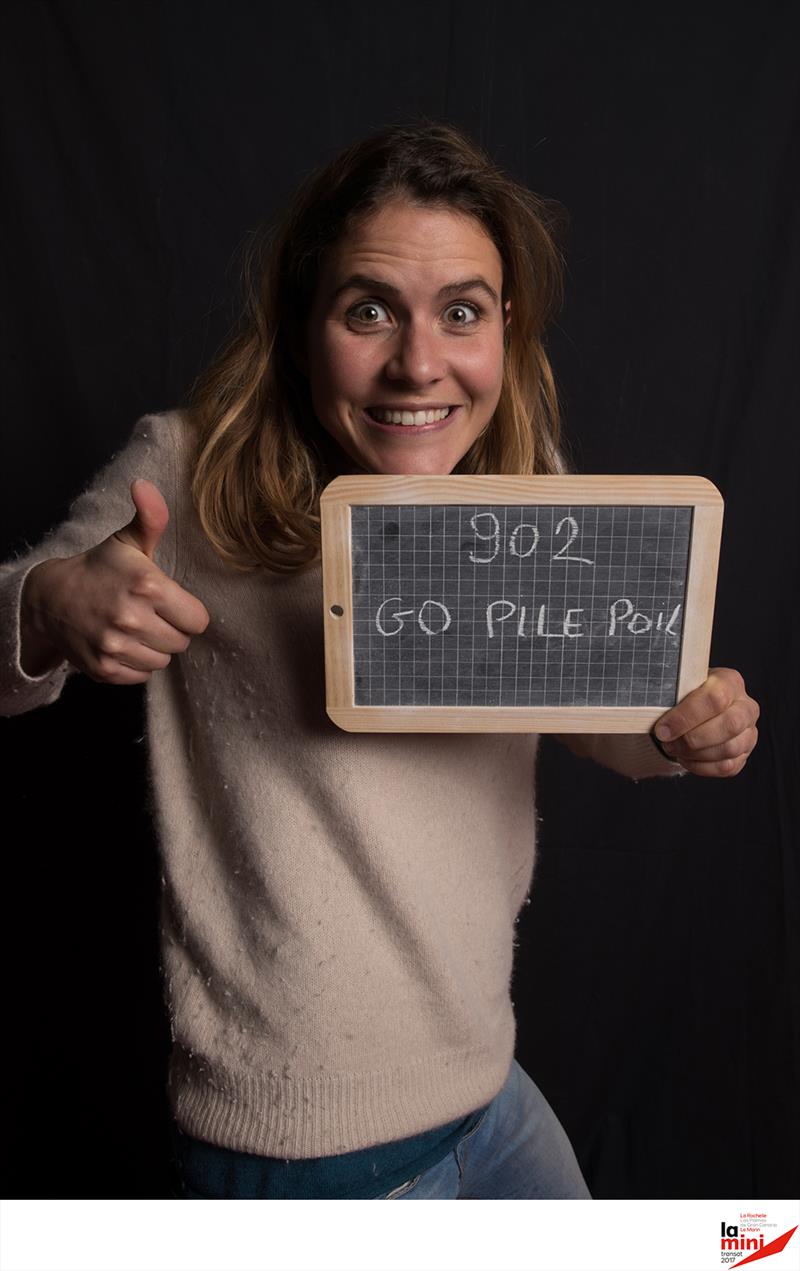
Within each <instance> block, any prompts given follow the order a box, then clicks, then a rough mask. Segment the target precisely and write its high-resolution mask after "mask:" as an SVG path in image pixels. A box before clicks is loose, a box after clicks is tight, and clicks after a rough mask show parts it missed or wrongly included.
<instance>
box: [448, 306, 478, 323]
mask: <svg viewBox="0 0 800 1271" xmlns="http://www.w3.org/2000/svg"><path fill="white" fill-rule="evenodd" d="M445 313H449V314H452V315H453V318H454V325H455V326H457V327H471V326H474V324H475V323H476V322H479V321H480V317H481V311H480V309H479V308H478V306H477V305H474V304H471V303H468V302H467V301H465V300H459V301H458V303H457V304H452V305H448V307H447V309H446V310H445ZM470 314H472V319H471V320H470Z"/></svg>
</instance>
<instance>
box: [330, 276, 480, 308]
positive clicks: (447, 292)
mask: <svg viewBox="0 0 800 1271" xmlns="http://www.w3.org/2000/svg"><path fill="white" fill-rule="evenodd" d="M357 289H363V290H365V291H384V292H386V294H387V295H389V296H399V295H400V288H399V287H394V286H393V285H392V284H391V283H389V282H383V281H382V280H381V279H380V278H369V277H367V275H366V274H351V275H350V277H349V278H347V279H346V280H345V281H344V282H343V283H341V284H340V286H338V287H337V288H336V290H335V291H334V293H333V295H332V297H331V299H332V300H336V299H337V298H338V297H339V296H340V295H341V294H342V292H343V291H355V290H357ZM462 291H484V292H486V294H487V295H488V296H489V297H490V299H491V300H493V301H494V303H495V304H498V303H499V297H498V295H497V292H496V291H495V289H494V287H490V285H489V283H488V282H487V281H486V279H485V278H480V277H478V276H476V277H475V278H462V279H461V280H460V281H459V282H448V283H447V284H446V285H445V286H444V287H440V288H439V291H438V292H437V296H436V298H437V300H445V299H446V298H447V297H448V296H456V295H458V294H460V292H462Z"/></svg>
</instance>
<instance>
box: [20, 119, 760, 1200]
mask: <svg viewBox="0 0 800 1271" xmlns="http://www.w3.org/2000/svg"><path fill="white" fill-rule="evenodd" d="M553 216H554V213H553V209H552V208H551V207H550V206H549V205H547V204H545V203H544V202H542V201H541V200H539V199H537V198H536V197H535V196H533V195H532V194H531V193H530V192H529V191H527V190H525V189H523V188H522V187H521V186H519V185H518V184H517V183H515V182H514V181H512V180H511V179H510V178H509V177H507V176H505V175H504V174H503V173H502V172H500V171H499V170H498V169H497V168H496V167H495V166H493V165H492V164H491V163H490V162H489V161H488V159H487V158H486V157H485V156H484V155H483V154H482V153H481V152H480V151H479V149H478V148H477V147H476V146H475V145H474V143H472V142H471V141H470V140H469V139H468V138H467V137H466V136H464V135H463V134H462V133H460V132H459V131H458V130H456V129H455V128H453V127H451V126H449V125H444V124H430V123H422V124H415V125H411V126H398V127H392V128H388V129H385V130H383V131H382V132H380V133H378V134H376V135H374V136H372V137H370V138H368V139H367V140H366V141H364V142H361V143H360V144H358V145H355V146H353V147H351V148H350V149H348V150H347V151H345V152H344V153H343V154H341V155H340V156H338V158H336V159H335V160H334V161H333V162H332V163H331V164H330V165H329V166H328V167H327V168H326V169H325V170H324V171H322V172H321V173H318V174H315V175H314V176H312V177H311V178H310V179H309V180H308V181H307V182H306V183H305V185H304V187H303V188H302V189H301V190H300V192H299V193H298V195H297V197H296V199H295V201H294V203H293V205H292V207H291V209H290V211H289V213H288V214H287V216H286V218H285V221H284V224H283V226H282V228H281V229H280V230H279V232H278V233H277V234H276V236H275V237H274V239H272V240H271V241H270V242H268V243H267V244H266V254H265V256H264V258H263V259H260V258H259V253H258V252H254V253H252V254H251V257H250V260H249V265H248V273H249V277H250V293H249V299H248V307H247V311H246V313H245V317H244V320H243V323H242V325H241V328H240V330H239V332H238V333H237V334H236V336H235V337H234V339H233V340H232V342H231V344H230V345H229V347H228V348H227V350H226V351H224V352H223V354H222V355H221V356H220V357H219V358H218V360H217V361H216V362H215V363H214V365H213V366H212V367H211V368H210V369H209V371H208V372H207V373H206V375H205V376H204V377H202V379H201V381H200V382H199V383H198V385H197V386H196V389H195V391H194V393H193V396H192V400H191V402H190V404H189V407H188V409H186V410H183V411H175V412H168V413H166V414H163V415H155V416H146V417H145V418H144V419H142V420H140V421H139V422H138V423H137V425H136V426H135V427H134V430H133V432H132V434H131V437H130V439H129V441H128V443H127V445H126V447H125V449H124V450H123V451H122V452H121V453H120V454H119V455H116V456H114V458H113V459H112V461H111V462H110V464H109V465H108V466H107V467H106V469H104V470H103V472H101V473H99V474H98V475H97V476H96V477H95V479H94V481H93V483H92V485H91V486H90V487H89V489H88V490H87V491H85V492H84V494H83V495H81V496H80V498H79V499H77V500H76V501H75V503H74V504H73V505H72V507H71V509H70V516H69V518H68V520H67V521H66V522H65V523H64V524H63V525H62V526H60V527H59V528H58V529H57V530H56V531H53V533H52V534H51V535H49V536H48V537H47V538H46V539H45V540H43V542H42V543H41V544H39V545H38V547H37V548H35V549H33V550H32V551H31V552H29V553H28V554H27V555H26V556H24V557H21V558H19V559H17V560H16V561H14V562H9V563H7V564H6V565H4V566H3V569H2V575H1V576H0V584H1V585H2V589H3V601H4V605H5V607H6V610H7V612H8V613H9V614H10V615H11V621H10V622H9V624H8V634H7V636H6V638H7V640H8V646H9V656H8V657H7V658H6V659H5V660H4V661H5V662H7V663H8V666H9V668H10V669H9V670H7V671H4V672H3V680H2V683H1V684H0V691H1V692H2V704H3V710H4V713H6V714H16V713H20V712H21V711H26V710H30V709H33V708H34V707H36V706H38V705H44V704H47V703H49V702H52V701H54V700H56V698H57V697H58V696H59V694H60V692H61V689H62V688H63V683H64V680H65V678H66V676H67V675H69V674H70V673H71V672H72V671H74V670H75V669H80V670H82V671H84V672H85V673H86V674H89V675H90V676H91V677H92V678H94V679H97V680H103V681H105V682H108V683H112V684H131V683H140V682H146V683H147V700H148V738H149V763H150V775H151V782H152V787H153V810H154V814H155V817H156V821H157V827H158V832H159V840H160V846H161V852H162V857H163V862H164V878H165V885H164V892H163V905H162V942H163V962H164V970H165V976H166V990H167V1001H168V1006H169V1011H170V1018H171V1020H172V1035H173V1050H172V1055H171V1058H170V1072H169V1096H170V1102H171V1106H172V1110H173V1114H174V1118H175V1144H176V1153H177V1158H178V1163H179V1168H180V1172H181V1177H182V1187H183V1194H184V1195H187V1196H213V1197H341V1198H368V1197H373V1198H378V1197H397V1198H399V1197H408V1198H412V1199H417V1198H420V1199H425V1198H439V1197H441V1198H469V1197H473V1198H494V1197H520V1198H522V1197H586V1196H588V1195H589V1193H588V1189H587V1187H586V1184H585V1181H584V1180H583V1178H582V1175H581V1172H580V1168H579V1166H578V1163H577V1161H576V1159H575V1155H574V1153H573V1151H572V1148H571V1146H570V1144H569V1142H568V1140H567V1138H566V1135H565V1134H564V1131H563V1129H562V1128H561V1126H560V1125H559V1123H558V1121H557V1119H556V1117H555V1115H554V1113H553V1112H552V1110H551V1109H550V1108H549V1106H548V1105H547V1103H546V1101H545V1099H544V1098H543V1096H542V1095H541V1093H540V1092H539V1091H538V1090H537V1088H536V1087H535V1085H534V1083H533V1082H532V1081H531V1080H530V1078H529V1077H528V1076H527V1075H526V1074H525V1073H524V1072H523V1071H522V1069H521V1068H520V1067H519V1065H518V1064H517V1063H516V1062H515V1061H514V1059H513V1052H514V1036H515V1023H514V1016H513V1008H512V1003H511V1001H510V997H509V985H510V978H511V969H512V956H513V930H514V919H515V917H516V915H517V913H518V912H519V909H520V907H521V905H522V903H523V902H524V900H525V898H526V895H527V891H528V888H529V886H530V882H531V878H532V872H533V859H534V844H535V811H534V807H533V800H532V797H531V794H532V788H533V773H534V762H535V755H536V745H537V738H536V737H531V736H527V735H521V734H514V735H511V736H509V735H504V734H483V735H474V734H473V735H470V734H454V735H446V734H430V735H381V734H378V735H376V734H349V733H344V732H340V731H339V730H337V729H336V728H335V727H334V726H333V725H332V724H331V723H330V721H329V720H328V719H327V717H326V715H325V709H324V700H325V695H324V683H323V653H322V624H321V576H320V566H319V515H318V508H319V495H320V492H321V490H322V489H323V487H324V486H325V484H326V483H327V482H328V481H329V480H330V479H332V477H334V476H336V475H337V474H339V473H342V472H370V473H376V472H379V473H395V474H397V473H400V474H403V473H406V474H419V473H430V474H433V473H436V474H447V473H451V472H478V473H480V472H496V473H520V472H522V473H531V472H538V473H552V472H555V471H558V470H560V469H561V467H562V462H561V460H560V458H559V450H558V408H557V400H556V393H555V389H554V386H553V379H552V375H551V371H550V367H549V363H548V360H547V356H546V353H545V351H544V347H543V333H544V328H545V323H546V321H547V319H548V317H549V316H551V315H552V313H553V311H554V308H555V306H556V304H557V301H558V297H559V294H560V257H559V253H558V249H557V247H556V246H555V243H554V239H553V234H552V221H553ZM139 478H144V480H138V479H139ZM128 491H130V497H132V499H133V502H134V505H135V508H136V515H135V516H134V517H133V519H132V520H130V499H129V496H128ZM120 526H123V527H124V528H121V529H120V528H119V527H120ZM174 655H181V656H174ZM154 672H158V674H154ZM757 713H758V708H757V706H756V704H755V703H754V702H753V701H752V699H750V698H749V697H748V696H747V694H746V691H745V688H744V685H743V683H742V680H741V677H740V676H739V675H738V674H737V673H736V672H734V671H731V670H728V669H722V670H715V671H713V672H712V673H711V674H710V675H709V678H708V680H707V681H706V683H705V684H704V685H703V686H702V687H700V688H698V689H697V690H695V691H694V692H693V693H691V694H689V695H688V696H687V697H686V698H684V700H683V701H682V702H681V703H679V704H678V705H677V706H676V707H675V708H674V709H672V710H670V711H668V712H667V713H666V714H665V716H664V717H663V718H662V720H661V721H660V725H661V729H660V731H662V732H663V736H664V741H663V742H662V743H659V745H658V746H656V745H655V744H654V741H653V739H651V738H650V737H648V736H646V735H645V736H639V735H637V736H630V737H627V736H607V737H606V736H591V737H584V738H581V737H574V736H573V737H565V738H564V739H563V740H564V741H565V742H566V743H567V744H568V745H570V746H571V748H572V749H574V750H575V751H576V752H577V753H580V754H585V755H591V756H593V757H594V758H595V759H597V760H598V761H599V762H601V763H605V764H607V765H609V766H611V767H613V768H615V769H616V770H617V771H619V772H622V773H625V774H627V775H630V776H631V777H644V776H660V775H664V776H667V775H677V774H683V773H685V772H692V773H695V774H698V775H708V776H726V775H732V774H733V773H735V772H738V771H739V770H740V769H741V767H742V766H743V765H744V763H745V762H746V759H747V755H748V754H749V752H750V750H752V747H753V745H754V744H755V740H756V728H755V720H756V717H757Z"/></svg>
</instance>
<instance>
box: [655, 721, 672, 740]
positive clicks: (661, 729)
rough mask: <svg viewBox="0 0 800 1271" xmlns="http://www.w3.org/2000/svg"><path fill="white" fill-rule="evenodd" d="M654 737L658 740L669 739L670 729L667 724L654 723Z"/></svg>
mask: <svg viewBox="0 0 800 1271" xmlns="http://www.w3.org/2000/svg"><path fill="white" fill-rule="evenodd" d="M656 737H657V738H658V740H659V741H669V740H670V738H671V737H672V729H671V728H670V726H669V724H656Z"/></svg>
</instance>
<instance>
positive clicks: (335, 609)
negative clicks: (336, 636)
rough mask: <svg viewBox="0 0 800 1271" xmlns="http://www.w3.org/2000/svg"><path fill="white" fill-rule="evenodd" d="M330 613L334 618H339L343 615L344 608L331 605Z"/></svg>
mask: <svg viewBox="0 0 800 1271" xmlns="http://www.w3.org/2000/svg"><path fill="white" fill-rule="evenodd" d="M331 613H332V614H333V616H334V618H341V617H343V616H344V609H343V608H342V606H341V605H331Z"/></svg>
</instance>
